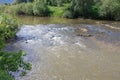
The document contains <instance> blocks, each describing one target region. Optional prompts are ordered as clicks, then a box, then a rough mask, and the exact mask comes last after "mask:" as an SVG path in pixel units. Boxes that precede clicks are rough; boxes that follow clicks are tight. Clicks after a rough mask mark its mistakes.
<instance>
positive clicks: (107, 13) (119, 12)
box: [99, 0, 120, 20]
mask: <svg viewBox="0 0 120 80" xmlns="http://www.w3.org/2000/svg"><path fill="white" fill-rule="evenodd" d="M99 15H100V16H101V17H102V18H105V19H110V20H113V19H114V20H120V1H119V0H102V5H101V6H100V10H99Z"/></svg>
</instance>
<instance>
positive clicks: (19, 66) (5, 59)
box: [0, 14, 31, 80]
mask: <svg viewBox="0 0 120 80" xmlns="http://www.w3.org/2000/svg"><path fill="white" fill-rule="evenodd" d="M18 29H19V23H18V22H17V20H16V19H15V18H12V17H10V16H7V15H5V14H0V80H15V76H14V75H13V74H14V73H20V75H21V76H24V75H25V74H26V73H27V71H28V70H30V69H31V64H30V63H29V62H27V61H24V56H25V55H26V54H25V52H23V51H22V50H20V51H18V52H8V51H4V47H5V45H6V43H7V41H8V40H9V39H11V38H14V37H15V35H16V32H17V31H18Z"/></svg>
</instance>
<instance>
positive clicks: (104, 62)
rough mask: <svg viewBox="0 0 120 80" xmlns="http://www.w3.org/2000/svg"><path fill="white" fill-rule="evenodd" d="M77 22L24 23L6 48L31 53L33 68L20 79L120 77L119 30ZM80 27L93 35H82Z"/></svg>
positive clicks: (98, 79) (115, 79)
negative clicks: (14, 39) (15, 37)
mask: <svg viewBox="0 0 120 80" xmlns="http://www.w3.org/2000/svg"><path fill="white" fill-rule="evenodd" d="M38 22H39V21H38ZM75 22H76V21H75ZM73 23H74V22H73ZM73 23H71V24H46V23H45V24H44V23H43V24H39V25H33V24H32V25H23V26H22V27H21V29H20V31H18V33H17V34H16V35H17V37H18V39H17V41H15V42H12V43H9V44H8V46H7V47H6V49H7V50H10V51H17V50H19V49H22V50H24V51H25V52H27V53H28V55H27V56H26V57H25V59H26V60H28V61H30V62H31V63H32V70H31V71H30V72H29V73H28V74H27V75H26V76H24V77H19V76H16V80H119V79H120V31H119V29H117V30H116V29H112V28H109V27H106V26H103V25H98V24H94V25H93V24H78V23H79V22H78V23H75V24H73ZM79 28H85V29H87V30H88V32H87V33H86V34H91V35H92V36H91V37H82V36H78V34H79V31H78V30H79Z"/></svg>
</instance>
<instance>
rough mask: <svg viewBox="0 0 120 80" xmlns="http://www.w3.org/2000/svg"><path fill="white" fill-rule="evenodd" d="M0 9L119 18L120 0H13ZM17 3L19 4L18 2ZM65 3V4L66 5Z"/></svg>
mask: <svg viewBox="0 0 120 80" xmlns="http://www.w3.org/2000/svg"><path fill="white" fill-rule="evenodd" d="M15 1H16V2H17V4H13V5H10V6H5V5H4V6H1V7H0V11H2V10H3V11H4V12H7V13H15V14H19V15H21V14H22V15H23V14H25V15H35V16H55V17H56V16H58V17H66V18H79V17H83V18H94V19H108V20H120V0H15ZM18 3H19V4H18ZM66 5H67V6H66Z"/></svg>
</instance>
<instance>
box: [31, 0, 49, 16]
mask: <svg viewBox="0 0 120 80" xmlns="http://www.w3.org/2000/svg"><path fill="white" fill-rule="evenodd" d="M33 13H34V15H36V16H48V15H49V9H48V7H47V5H46V4H45V2H44V0H35V2H34V4H33Z"/></svg>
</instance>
